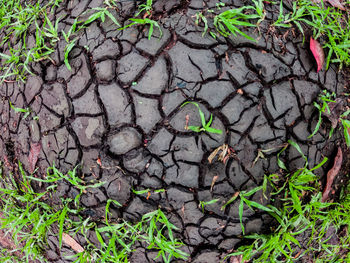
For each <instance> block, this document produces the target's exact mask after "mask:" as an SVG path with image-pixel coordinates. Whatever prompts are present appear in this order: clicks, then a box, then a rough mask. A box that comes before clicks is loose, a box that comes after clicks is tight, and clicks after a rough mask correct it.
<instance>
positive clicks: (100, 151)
mask: <svg viewBox="0 0 350 263" xmlns="http://www.w3.org/2000/svg"><path fill="white" fill-rule="evenodd" d="M102 2H103V1H94V0H93V1H69V4H68V3H66V4H63V5H62V6H61V7H60V8H58V9H57V11H56V13H55V15H54V16H53V19H57V18H58V17H62V19H61V20H60V21H61V22H60V23H59V25H60V26H59V30H60V31H61V30H65V31H67V30H68V29H69V28H70V25H71V23H72V21H73V19H74V18H75V17H77V16H79V15H80V14H81V13H83V12H84V11H85V10H87V9H88V8H92V7H97V6H101V5H102ZM222 2H225V3H227V8H232V7H239V6H241V5H242V4H243V3H245V1H222ZM215 3H216V1H196V0H192V1H177V0H170V1H165V0H158V1H154V8H155V10H154V12H153V16H154V18H157V19H159V21H160V23H161V25H162V31H163V37H162V38H161V39H159V38H158V37H156V36H157V35H159V33H158V32H157V30H155V35H154V36H153V37H152V38H151V40H148V39H147V36H148V31H147V28H143V27H132V28H128V29H126V30H123V31H117V30H116V27H115V25H114V24H113V23H112V22H111V21H110V20H109V19H108V18H107V19H106V21H105V23H101V22H93V23H92V24H91V25H89V27H88V28H86V29H85V30H82V31H81V33H80V34H79V36H80V38H79V41H78V44H77V46H76V47H75V48H74V49H73V51H72V52H71V55H70V64H71V66H72V71H69V70H68V69H67V68H66V66H65V64H64V62H63V60H64V47H65V41H64V40H63V38H62V40H61V41H60V42H59V43H58V47H57V52H55V54H54V55H53V56H52V61H49V60H48V61H41V62H40V63H38V64H36V65H33V71H34V72H35V76H29V77H28V80H27V82H26V83H25V84H17V83H4V84H2V87H1V89H0V96H1V98H2V101H3V103H2V104H1V105H0V113H1V119H0V128H1V134H0V156H1V160H2V161H6V160H8V162H10V163H11V162H16V161H17V160H20V161H21V162H22V163H23V165H24V167H25V169H26V170H27V171H29V170H30V164H29V162H28V156H29V154H30V148H31V145H33V144H34V143H40V144H41V151H40V155H39V159H38V161H37V167H39V170H38V172H37V173H36V175H37V176H39V177H40V176H43V175H44V174H45V171H46V168H47V167H48V166H51V165H53V163H54V164H55V165H56V167H58V168H59V169H60V170H61V171H63V172H66V171H67V170H69V169H72V168H73V167H75V166H76V165H78V164H82V174H83V175H84V178H85V179H87V180H89V179H99V180H101V181H105V182H106V183H105V184H104V185H103V186H102V187H100V188H98V189H91V190H89V191H88V192H87V193H86V194H84V195H83V196H82V199H81V203H82V204H83V205H84V206H85V207H86V210H84V211H85V212H86V213H87V214H89V215H91V216H92V219H93V220H97V221H98V220H100V219H101V218H102V217H103V215H104V207H105V205H106V201H107V199H114V200H117V201H118V202H120V203H121V204H122V205H123V207H122V208H117V207H112V210H113V212H114V215H115V217H121V218H124V219H127V220H133V221H134V220H138V219H139V218H140V217H141V216H142V215H143V214H145V213H147V212H150V211H153V210H155V209H157V208H158V207H161V208H162V209H163V210H164V211H166V212H167V215H168V217H169V219H170V221H171V222H173V223H174V224H175V225H176V226H178V227H179V229H180V230H179V231H178V233H177V237H178V238H180V239H182V240H183V242H184V243H185V247H184V248H183V249H184V251H186V252H188V253H189V254H190V255H191V256H190V260H191V262H197V263H199V262H200V263H204V262H208V263H209V262H210V263H212V262H219V260H220V259H222V258H223V257H224V256H225V255H226V254H227V252H228V251H231V250H232V249H233V248H237V247H238V246H240V244H241V241H242V236H241V235H242V230H241V227H240V224H239V218H238V203H233V204H231V205H229V206H227V208H226V209H225V211H221V210H220V207H221V205H222V204H223V203H224V202H226V201H227V200H228V199H229V198H230V197H231V196H232V195H233V194H234V193H235V192H236V191H241V190H246V189H251V188H253V187H255V186H257V185H260V184H261V183H262V179H263V176H264V174H269V173H275V172H278V171H279V168H278V166H277V161H276V156H277V153H278V152H279V151H280V149H281V145H283V144H284V143H285V142H287V141H288V140H289V139H290V140H293V141H295V142H297V143H298V144H299V145H300V146H301V149H302V150H303V152H304V153H305V154H306V155H307V156H308V159H309V166H310V167H313V166H314V165H315V164H318V163H319V162H320V161H321V160H322V159H323V156H328V157H331V158H330V160H332V156H333V155H334V153H335V151H336V149H337V147H336V146H337V145H338V144H342V143H343V141H342V134H341V132H340V131H336V132H335V134H334V135H333V137H332V138H331V139H328V132H329V127H330V126H329V125H327V126H326V125H323V126H322V127H321V129H320V130H319V132H318V133H317V134H316V135H315V136H314V137H313V138H312V139H308V138H307V137H308V136H309V135H310V134H311V132H312V130H313V128H314V127H315V125H316V122H317V117H318V113H317V112H316V110H315V107H314V106H313V101H315V99H316V98H317V96H318V94H319V93H320V92H321V91H322V90H328V91H330V92H333V91H334V92H335V93H336V94H338V95H339V96H340V95H341V94H342V93H343V92H346V90H345V81H344V78H343V75H342V74H340V73H338V72H337V67H336V66H335V65H331V66H330V68H329V69H328V70H327V71H325V70H322V71H320V72H319V73H316V66H315V62H314V60H313V58H312V56H311V54H310V52H309V50H308V49H307V44H308V43H305V44H303V40H302V37H301V36H299V37H297V36H294V35H293V33H292V32H291V31H290V32H288V33H287V34H284V36H283V34H282V33H285V32H282V33H277V32H272V31H271V30H269V29H268V27H267V25H268V24H269V21H271V19H273V18H274V16H276V15H277V14H276V13H274V12H273V10H272V8H273V9H274V7H272V6H269V5H267V7H266V8H267V10H268V11H269V12H268V15H267V20H266V21H265V22H264V23H263V24H262V25H261V32H260V34H259V32H257V31H256V29H251V30H250V31H248V32H249V34H250V35H251V36H253V37H256V38H257V39H258V42H257V43H254V42H251V41H249V40H246V39H245V38H243V37H240V36H237V37H229V38H223V37H219V38H218V39H216V40H215V39H213V38H211V37H210V36H208V34H207V35H205V36H204V37H202V32H203V27H201V26H196V25H195V23H194V15H195V14H196V13H197V12H198V11H201V10H203V8H213V9H214V7H215ZM118 5H119V10H118V12H117V13H115V15H116V17H117V18H118V20H119V21H121V22H124V23H127V22H126V20H127V18H129V17H131V16H133V14H134V13H135V10H136V3H135V2H133V1H125V2H121V3H119V4H118ZM285 37H286V38H285ZM29 39H30V38H29ZM33 40H34V39H33ZM29 41H30V40H29ZM4 49H6V47H1V50H4ZM188 100H193V101H196V102H199V105H200V107H201V108H202V110H203V111H204V113H205V115H206V117H207V119H208V118H209V115H210V113H212V114H213V115H214V121H213V125H212V126H213V127H214V128H217V129H221V130H223V131H224V132H223V134H222V135H218V134H207V133H199V134H198V133H194V132H190V131H188V130H186V129H185V122H186V116H187V115H188V116H189V124H190V125H200V119H199V115H198V111H197V109H196V108H195V107H194V106H193V105H186V106H185V107H183V108H180V106H181V105H182V103H183V102H185V101H188ZM8 101H11V102H12V103H13V104H14V105H15V106H16V107H21V108H27V107H29V108H30V109H31V110H32V113H31V115H30V116H29V117H27V118H26V119H23V114H18V113H16V112H14V111H13V110H11V108H10V106H9V103H7V102H8ZM35 116H38V120H34V119H33V117H35ZM222 144H228V145H229V146H230V147H232V149H233V150H234V152H235V155H234V157H233V158H230V159H229V160H228V161H227V162H226V164H223V163H221V162H219V161H217V160H214V162H213V163H211V164H210V163H209V162H208V160H207V158H208V156H209V155H210V153H211V152H212V151H213V150H214V149H215V148H217V147H219V146H221V145H222ZM264 149H265V150H266V149H271V151H269V152H266V153H264V155H265V157H266V159H262V158H260V159H258V160H257V161H256V163H255V164H253V162H254V160H255V159H256V157H257V154H258V152H259V150H264ZM282 159H283V160H284V161H285V162H286V165H287V168H288V169H289V170H290V171H292V170H294V169H296V168H299V167H302V166H303V159H302V158H301V157H300V155H299V154H298V153H297V151H296V150H294V149H293V148H288V149H287V150H286V151H285V153H284V154H283V155H282ZM99 160H100V161H101V165H99ZM331 165H332V163H331V161H330V163H327V165H326V166H324V167H323V168H321V169H320V170H318V171H317V173H318V174H319V175H320V176H323V175H324V174H325V173H326V172H327V170H328V169H329V168H330V167H331ZM123 172H125V173H123ZM214 176H217V180H216V181H215V184H214V185H213V187H212V182H213V178H214ZM337 180H338V179H337ZM339 180H341V179H339ZM339 182H340V183H342V182H341V181H339ZM132 188H134V189H137V190H141V189H146V188H150V189H161V188H162V189H165V190H166V192H164V193H160V194H154V193H152V194H151V196H150V197H149V198H147V194H145V195H141V196H140V195H136V194H134V193H133V192H132ZM75 191H76V190H75V189H74V188H73V187H71V186H68V185H61V186H60V188H59V195H60V196H68V197H74V195H75V194H76V192H75ZM215 198H220V201H219V202H218V203H216V204H212V205H208V206H206V207H205V209H204V213H203V212H202V210H201V208H199V207H198V205H199V201H209V200H211V199H215ZM253 200H256V201H258V202H261V200H262V199H261V193H257V194H256V195H254V196H253ZM243 219H244V224H245V228H246V233H248V234H249V233H253V232H257V231H258V232H259V231H263V230H264V229H266V228H268V224H269V219H268V218H267V217H266V216H265V215H264V214H261V213H255V212H254V211H252V210H249V209H248V208H246V209H245V210H244V218H243ZM56 245H57V240H56V241H50V247H51V248H52V251H50V255H49V257H50V258H49V260H50V262H64V261H62V260H61V255H59V253H58V249H57V247H55V246H56ZM154 255H155V254H154V252H149V251H147V250H145V248H143V247H139V248H137V250H136V251H135V252H134V254H133V255H132V256H131V258H130V262H135V263H136V262H154V261H153V259H152V258H153V257H154ZM176 262H182V261H176Z"/></svg>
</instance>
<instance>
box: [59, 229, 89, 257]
mask: <svg viewBox="0 0 350 263" xmlns="http://www.w3.org/2000/svg"><path fill="white" fill-rule="evenodd" d="M62 240H63V242H64V243H65V244H66V245H68V246H70V247H71V248H72V249H73V250H74V251H75V252H77V253H81V252H84V248H82V246H81V245H79V243H78V242H77V241H75V240H74V239H73V238H72V237H71V236H70V235H68V234H66V233H62Z"/></svg>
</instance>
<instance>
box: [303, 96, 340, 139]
mask: <svg viewBox="0 0 350 263" xmlns="http://www.w3.org/2000/svg"><path fill="white" fill-rule="evenodd" d="M318 99H319V101H320V103H317V102H314V106H315V107H316V108H317V109H318V121H317V124H316V126H315V129H314V130H313V132H312V134H311V135H309V137H308V138H311V137H313V136H314V135H315V134H316V133H317V132H318V130H319V129H320V127H321V124H322V114H323V113H328V114H330V113H331V110H330V108H329V106H328V102H334V103H335V100H334V99H335V93H334V92H332V93H329V92H328V91H326V90H323V91H322V93H321V94H320V95H319V97H318ZM332 133H333V132H331V133H330V136H331V135H332Z"/></svg>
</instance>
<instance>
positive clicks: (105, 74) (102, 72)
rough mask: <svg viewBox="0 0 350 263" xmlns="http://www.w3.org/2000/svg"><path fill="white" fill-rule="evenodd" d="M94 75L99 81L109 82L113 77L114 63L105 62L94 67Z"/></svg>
mask: <svg viewBox="0 0 350 263" xmlns="http://www.w3.org/2000/svg"><path fill="white" fill-rule="evenodd" d="M96 75H97V78H98V79H99V80H101V81H110V80H112V79H113V78H114V76H115V62H114V61H113V60H105V61H102V62H100V63H98V64H97V65H96Z"/></svg>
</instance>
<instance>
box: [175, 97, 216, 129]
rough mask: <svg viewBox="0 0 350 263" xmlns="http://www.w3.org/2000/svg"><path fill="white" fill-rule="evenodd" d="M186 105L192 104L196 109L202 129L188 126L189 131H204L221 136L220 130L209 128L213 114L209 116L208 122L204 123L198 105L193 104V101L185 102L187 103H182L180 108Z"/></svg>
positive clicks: (203, 117)
mask: <svg viewBox="0 0 350 263" xmlns="http://www.w3.org/2000/svg"><path fill="white" fill-rule="evenodd" d="M187 104H193V105H195V106H196V107H197V109H198V113H199V116H200V118H201V122H202V127H200V126H188V129H189V130H191V131H194V132H202V131H206V132H210V133H219V134H222V130H219V129H214V128H212V127H210V125H211V123H212V122H213V114H210V118H209V121H208V122H206V120H205V116H204V113H203V111H202V110H201V108H200V107H199V105H198V103H196V102H193V101H187V102H185V103H183V104H182V105H181V107H183V106H185V105H187Z"/></svg>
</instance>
